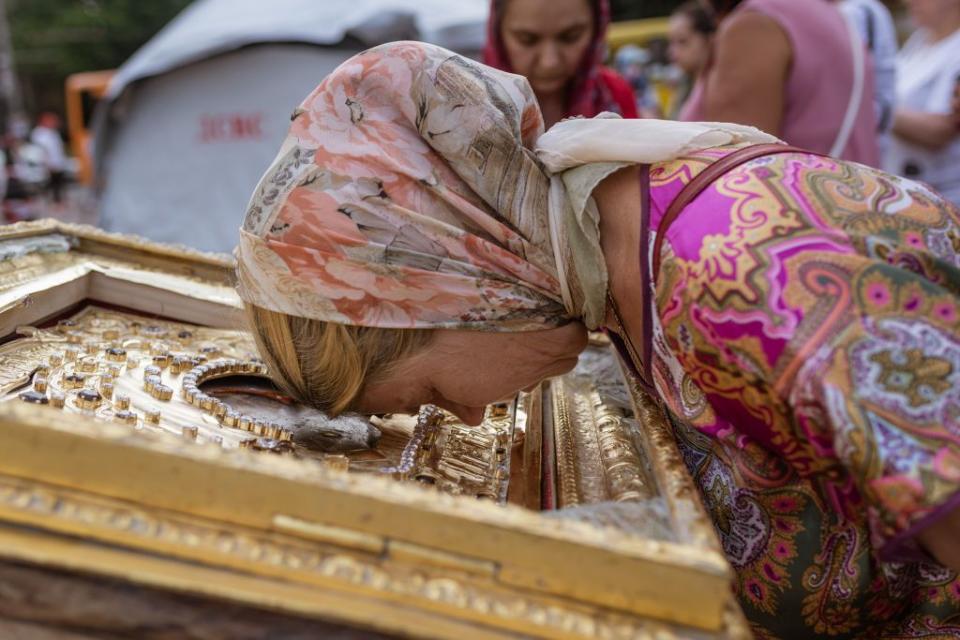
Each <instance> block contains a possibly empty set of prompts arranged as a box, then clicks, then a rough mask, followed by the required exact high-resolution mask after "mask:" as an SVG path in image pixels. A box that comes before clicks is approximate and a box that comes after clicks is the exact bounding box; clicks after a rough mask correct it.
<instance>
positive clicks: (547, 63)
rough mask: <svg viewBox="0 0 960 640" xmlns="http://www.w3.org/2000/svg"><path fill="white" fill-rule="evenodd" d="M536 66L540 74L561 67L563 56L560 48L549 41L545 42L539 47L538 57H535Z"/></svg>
mask: <svg viewBox="0 0 960 640" xmlns="http://www.w3.org/2000/svg"><path fill="white" fill-rule="evenodd" d="M537 63H538V64H537V66H538V67H540V71H541V73H542V72H544V71H549V72H552V71H555V70H557V69H559V68H561V67H562V66H563V55H562V54H561V52H560V47H559V46H558V45H557V44H556V43H555V42H552V41H550V40H547V41H545V42H544V43H543V44H542V45H541V47H540V55H539V56H537Z"/></svg>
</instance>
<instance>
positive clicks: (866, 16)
mask: <svg viewBox="0 0 960 640" xmlns="http://www.w3.org/2000/svg"><path fill="white" fill-rule="evenodd" d="M837 6H839V7H840V11H842V12H843V14H844V15H845V16H846V18H847V20H848V21H849V22H850V24H852V25H853V26H854V27H855V28H856V30H857V32H858V33H859V34H860V38H861V39H862V40H863V42H864V44H865V45H866V46H867V50H868V51H869V52H870V56H871V57H872V58H873V70H874V79H875V86H874V98H873V104H874V109H875V110H876V113H877V133H878V135H879V138H878V144H879V146H880V154H881V159H882V157H883V153H884V151H885V150H886V148H887V145H888V139H889V135H890V129H891V128H892V127H893V111H894V107H895V105H896V100H897V49H898V46H899V45H898V43H897V28H896V25H895V24H894V22H893V16H892V15H891V14H890V10H889V9H887V7H886V5H884V4H883V3H882V2H880V0H840V1H839V2H838V4H837Z"/></svg>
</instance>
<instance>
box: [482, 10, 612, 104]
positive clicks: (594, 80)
mask: <svg viewBox="0 0 960 640" xmlns="http://www.w3.org/2000/svg"><path fill="white" fill-rule="evenodd" d="M505 4H506V3H505V2H504V1H503V0H491V2H490V17H489V18H488V20H487V44H486V47H484V49H483V63H484V64H487V65H490V66H491V67H493V68H495V69H502V70H503V71H508V72H512V71H513V67H512V65H511V64H510V57H509V56H508V55H507V51H506V48H505V47H504V45H503V38H502V37H501V31H500V23H501V22H502V21H503V15H502V13H503V11H502V8H503V6H504V5H505ZM590 6H591V8H592V9H593V24H594V30H593V38H592V39H591V40H590V46H589V47H587V51H586V53H585V54H584V56H583V61H582V62H581V63H580V68H579V70H578V71H577V75H576V78H575V79H574V81H573V84H572V85H571V87H570V93H569V95H568V96H567V112H566V115H568V116H575V115H582V116H586V117H588V118H592V117H593V116H595V115H597V114H600V113H602V112H604V111H611V112H619V111H620V105H619V103H618V102H617V100H616V98H615V97H614V95H613V92H612V91H611V90H610V87H609V86H608V85H607V83H606V82H604V79H603V77H602V73H601V70H602V69H603V60H604V58H605V57H606V55H607V50H606V46H607V27H608V26H609V25H610V2H609V0H590Z"/></svg>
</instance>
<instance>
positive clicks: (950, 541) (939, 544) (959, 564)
mask: <svg viewBox="0 0 960 640" xmlns="http://www.w3.org/2000/svg"><path fill="white" fill-rule="evenodd" d="M917 538H918V539H919V540H920V544H922V545H923V546H924V547H925V548H926V549H927V551H928V552H930V554H931V555H932V556H933V557H934V558H936V559H937V561H938V562H940V564H942V565H943V566H945V567H947V568H949V569H953V570H954V571H958V572H960V509H954V510H953V511H952V512H951V513H949V514H948V515H947V516H946V517H945V518H943V519H942V520H939V521H938V522H937V523H936V524H933V525H931V526H929V527H927V528H926V529H924V530H923V531H921V532H920V535H918V536H917Z"/></svg>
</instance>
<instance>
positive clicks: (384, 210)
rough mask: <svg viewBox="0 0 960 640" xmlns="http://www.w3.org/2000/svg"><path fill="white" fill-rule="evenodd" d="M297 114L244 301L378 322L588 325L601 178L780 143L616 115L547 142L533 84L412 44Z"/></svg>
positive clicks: (322, 92)
mask: <svg viewBox="0 0 960 640" xmlns="http://www.w3.org/2000/svg"><path fill="white" fill-rule="evenodd" d="M292 120H293V122H292V124H291V126H290V132H289V134H288V135H287V138H286V140H285V141H284V143H283V145H282V146H281V148H280V152H279V154H278V155H277V157H276V159H275V160H274V161H273V164H272V165H271V167H270V168H269V169H268V170H267V172H266V174H264V176H263V178H261V180H260V184H259V185H258V186H257V188H256V190H255V192H254V194H253V197H252V199H251V201H250V204H249V206H248V210H247V215H246V218H245V220H244V223H243V226H242V228H241V229H240V246H239V247H238V256H237V257H238V266H237V275H238V280H239V284H238V290H239V293H240V296H241V297H242V298H243V299H244V300H245V301H247V302H249V303H253V304H256V305H259V306H261V307H264V308H266V309H270V310H273V311H278V312H281V313H286V314H289V315H294V316H300V317H306V318H313V319H317V320H325V321H329V322H335V323H338V324H348V325H358V326H371V327H383V328H462V329H485V330H493V331H532V330H538V329H544V328H547V327H551V326H557V325H559V324H562V323H564V322H567V321H569V320H570V319H573V318H578V319H583V320H584V322H585V323H586V324H587V326H588V327H590V328H594V327H596V326H598V325H599V323H600V322H602V319H603V313H604V302H605V292H606V288H607V274H606V268H605V263H604V259H603V254H602V252H601V250H600V241H599V231H598V214H597V211H596V207H595V206H594V205H593V204H592V199H591V193H592V191H593V188H594V187H595V186H596V184H597V183H598V182H599V181H600V180H602V179H603V178H604V177H605V176H606V175H609V173H610V172H611V171H614V170H616V169H617V168H618V167H621V166H624V164H626V163H632V162H645V163H650V162H659V161H664V160H668V159H672V158H676V157H679V156H680V155H682V154H684V153H687V152H689V151H692V150H695V149H702V148H706V147H711V146H718V145H721V144H727V143H730V142H739V141H744V140H753V141H757V142H769V141H771V140H773V138H771V137H770V136H767V135H766V134H762V133H760V132H759V131H757V130H756V129H752V128H749V127H738V126H735V125H716V124H698V123H670V122H660V121H655V120H619V119H614V120H611V119H594V120H583V119H581V120H567V121H565V122H562V123H559V124H558V125H556V126H554V127H553V128H552V129H551V130H550V131H549V132H548V133H547V134H546V135H543V136H542V137H541V133H543V121H542V118H541V115H540V110H539V108H538V107H537V103H536V100H535V99H534V97H533V93H532V91H531V90H530V86H529V85H528V84H527V81H526V80H525V79H524V78H522V77H520V76H515V75H512V74H508V73H505V72H502V71H497V70H494V69H490V68H488V67H485V66H483V65H481V64H478V63H476V62H473V61H470V60H467V59H466V58H463V57H461V56H458V55H456V54H453V53H451V52H449V51H446V50H445V49H441V48H439V47H435V46H432V45H427V44H422V43H414V42H399V43H392V44H388V45H383V46H381V47H377V48H376V49H371V50H369V51H367V52H364V53H361V54H359V55H357V56H355V57H353V58H351V59H350V60H348V61H347V62H345V63H344V64H343V65H341V66H340V67H339V68H338V69H336V70H335V71H334V72H333V73H332V74H331V75H330V76H328V77H327V78H326V79H325V80H324V81H323V82H322V83H321V84H320V86H319V87H317V89H316V90H314V91H313V93H311V94H310V95H309V96H307V99H306V100H305V101H304V102H303V103H302V104H301V105H300V107H299V108H298V109H296V111H294V113H293V118H292ZM534 148H536V153H534V151H533V149H534ZM547 167H549V169H548V168H547ZM550 171H554V172H557V173H556V174H551V173H550ZM561 172H562V173H561Z"/></svg>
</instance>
